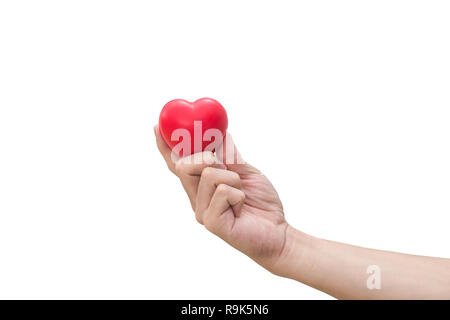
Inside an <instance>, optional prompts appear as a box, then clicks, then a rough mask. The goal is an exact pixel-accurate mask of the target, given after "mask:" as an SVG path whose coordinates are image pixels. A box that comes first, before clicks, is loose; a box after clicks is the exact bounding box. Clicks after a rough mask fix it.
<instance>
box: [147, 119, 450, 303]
mask: <svg viewBox="0 0 450 320" xmlns="http://www.w3.org/2000/svg"><path fill="white" fill-rule="evenodd" d="M155 135H156V142H157V145H158V149H159V150H160V152H161V154H162V155H163V157H164V159H165V161H166V163H167V166H168V168H169V170H170V171H172V172H173V173H174V174H175V175H176V176H177V177H178V178H180V180H181V183H182V185H183V187H184V189H185V190H186V193H187V195H188V197H189V199H190V202H191V205H192V208H193V210H194V212H195V217H196V219H197V221H198V222H199V223H201V224H203V225H204V226H205V228H206V229H207V230H209V231H210V232H212V233H214V234H215V235H217V236H218V237H220V238H222V239H223V240H224V241H225V242H227V243H228V244H229V245H231V246H233V247H234V248H236V249H237V250H239V251H241V252H243V253H244V254H246V255H247V256H249V257H250V258H251V259H253V260H254V261H256V262H257V263H259V264H260V265H261V266H263V267H264V268H266V269H267V270H269V271H271V272H272V273H274V274H277V275H279V276H282V277H287V278H291V279H295V280H297V281H300V282H302V283H304V284H306V285H308V286H311V287H314V288H316V289H318V290H321V291H323V292H326V293H328V294H330V295H332V296H334V297H336V298H340V299H450V260H449V259H441V258H430V257H421V256H413V255H406V254H401V253H394V252H388V251H379V250H372V249H366V248H361V247H355V246H351V245H347V244H343V243H337V242H332V241H327V240H322V239H318V238H315V237H312V236H310V235H307V234H305V233H302V232H300V231H298V230H296V229H294V228H293V227H291V226H290V225H289V224H288V223H287V222H286V220H285V218H284V210H283V206H282V204H281V201H280V199H279V197H278V194H277V192H276V191H275V189H274V187H273V186H272V184H271V183H270V181H269V180H268V179H267V178H266V177H265V176H264V175H263V174H262V173H261V172H260V171H259V170H258V169H256V168H255V167H253V166H251V165H249V164H248V163H245V162H242V163H234V162H233V161H231V163H230V161H224V160H229V159H230V158H231V159H233V158H234V154H235V153H237V154H238V156H237V157H236V159H238V158H240V155H239V153H238V152H237V149H236V147H235V146H234V143H231V144H230V145H231V146H232V148H231V149H232V150H218V152H217V153H216V154H213V153H211V152H204V153H202V154H197V156H198V155H200V156H201V161H200V162H198V161H197V162H196V161H193V156H190V157H186V158H182V159H178V160H176V161H173V160H172V157H171V151H170V149H169V148H168V147H167V145H166V144H165V142H164V141H163V139H162V138H161V136H160V134H159V130H158V128H157V127H155ZM226 139H231V137H229V136H228V135H227V137H226ZM224 145H225V144H224ZM230 151H231V152H230ZM218 157H219V158H221V159H218ZM224 163H226V165H225V164H224ZM368 271H369V272H371V273H372V274H370V273H367V272H368Z"/></svg>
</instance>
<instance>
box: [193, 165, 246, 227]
mask: <svg viewBox="0 0 450 320" xmlns="http://www.w3.org/2000/svg"><path fill="white" fill-rule="evenodd" d="M220 184H226V185H229V186H232V187H234V188H237V189H240V187H241V179H240V178H239V175H238V174H237V173H236V172H233V171H228V170H223V169H217V168H213V167H208V168H205V169H203V171H202V174H201V176H200V182H199V185H198V189H197V199H196V209H195V214H196V218H197V221H199V222H200V223H202V222H203V213H204V212H205V211H206V209H208V207H209V203H210V202H211V198H212V197H213V195H214V192H215V191H216V188H217V186H218V185H220Z"/></svg>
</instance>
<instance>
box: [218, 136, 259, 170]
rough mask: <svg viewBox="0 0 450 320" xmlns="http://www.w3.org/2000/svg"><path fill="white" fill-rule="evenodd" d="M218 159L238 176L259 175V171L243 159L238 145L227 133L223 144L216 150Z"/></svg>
mask: <svg viewBox="0 0 450 320" xmlns="http://www.w3.org/2000/svg"><path fill="white" fill-rule="evenodd" d="M216 157H217V159H218V160H219V161H220V162H222V163H223V164H225V165H226V167H227V169H228V170H230V171H234V172H236V173H238V174H252V173H257V174H259V173H260V172H259V170H258V169H256V168H255V167H253V166H251V165H250V164H248V163H247V162H246V161H245V160H244V159H243V158H242V155H241V153H240V152H239V150H238V149H237V148H236V144H235V143H234V141H233V138H232V137H231V134H230V133H229V132H228V131H227V133H226V135H225V138H224V140H223V143H222V144H221V145H220V147H219V148H218V149H217V150H216Z"/></svg>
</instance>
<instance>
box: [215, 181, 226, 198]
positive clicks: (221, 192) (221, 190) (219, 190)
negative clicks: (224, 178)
mask: <svg viewBox="0 0 450 320" xmlns="http://www.w3.org/2000/svg"><path fill="white" fill-rule="evenodd" d="M216 192H217V194H218V195H220V196H224V195H226V194H227V193H228V186H227V185H226V184H223V183H221V184H219V185H218V186H217V189H216Z"/></svg>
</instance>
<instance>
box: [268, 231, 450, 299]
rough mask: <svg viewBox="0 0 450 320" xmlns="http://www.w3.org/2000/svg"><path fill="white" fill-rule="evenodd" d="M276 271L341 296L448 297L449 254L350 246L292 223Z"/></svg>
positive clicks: (449, 294) (373, 297)
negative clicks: (426, 254) (440, 255)
mask: <svg viewBox="0 0 450 320" xmlns="http://www.w3.org/2000/svg"><path fill="white" fill-rule="evenodd" d="M368 268H369V270H370V269H372V270H374V271H375V273H377V274H374V275H371V274H370V273H368ZM274 273H276V274H278V275H280V276H284V277H288V278H292V279H295V280H297V281H300V282H302V283H304V284H306V285H309V286H311V287H314V288H316V289H318V290H321V291H323V292H326V293H328V294H330V295H332V296H334V297H336V298H340V299H424V298H426V299H450V260H449V259H442V258H431V257H423V256H414V255H407V254H401V253H394V252H388V251H380V250H373V249H366V248H361V247H356V246H351V245H347V244H343V243H337V242H333V241H328V240H322V239H318V238H314V237H311V236H309V235H306V234H304V233H302V232H300V231H298V230H295V229H294V228H292V227H289V228H288V230H287V237H286V244H285V249H284V251H283V254H282V256H281V257H280V260H279V263H278V264H277V267H276V269H275V270H274ZM370 277H372V278H370ZM373 277H379V278H377V280H379V282H376V281H375V282H371V281H370V280H373V279H374V278H373ZM369 278H370V280H369V282H370V283H369V285H368V283H367V282H368V279H369ZM378 284H379V285H380V287H379V288H377V287H378V286H377V285H378ZM370 288H371V289H370Z"/></svg>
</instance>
